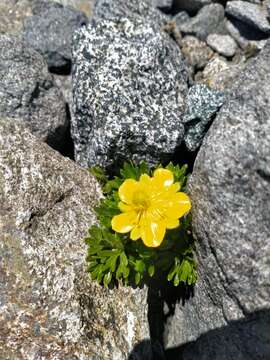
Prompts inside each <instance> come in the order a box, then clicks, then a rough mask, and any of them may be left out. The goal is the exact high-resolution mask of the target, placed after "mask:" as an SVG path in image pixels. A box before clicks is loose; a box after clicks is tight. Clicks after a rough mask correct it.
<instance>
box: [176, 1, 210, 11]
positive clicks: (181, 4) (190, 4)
mask: <svg viewBox="0 0 270 360" xmlns="http://www.w3.org/2000/svg"><path fill="white" fill-rule="evenodd" d="M211 2H212V0H174V10H175V11H180V10H184V11H188V12H191V13H194V12H197V11H198V10H200V9H201V8H202V7H204V6H205V5H209V4H211Z"/></svg>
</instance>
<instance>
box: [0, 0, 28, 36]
mask: <svg viewBox="0 0 270 360" xmlns="http://www.w3.org/2000/svg"><path fill="white" fill-rule="evenodd" d="M30 15H32V11H31V2H30V0H20V1H18V0H1V1H0V34H19V33H20V32H21V31H22V28H23V22H24V20H25V18H26V17H28V16H30Z"/></svg>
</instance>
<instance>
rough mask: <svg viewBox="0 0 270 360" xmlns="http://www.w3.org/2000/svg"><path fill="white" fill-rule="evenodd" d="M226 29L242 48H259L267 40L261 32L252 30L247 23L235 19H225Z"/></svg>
mask: <svg viewBox="0 0 270 360" xmlns="http://www.w3.org/2000/svg"><path fill="white" fill-rule="evenodd" d="M226 29H227V30H228V32H229V34H230V35H231V37H233V38H234V40H235V41H236V42H237V43H238V45H239V46H240V47H241V48H242V49H243V50H246V49H248V48H254V49H255V50H261V49H262V48H263V47H264V46H265V44H266V42H267V40H266V39H265V36H264V35H263V36H262V33H258V32H256V31H255V32H254V31H253V30H252V29H250V26H249V25H246V24H244V23H243V22H242V21H239V20H237V19H233V18H231V19H230V20H227V21H226Z"/></svg>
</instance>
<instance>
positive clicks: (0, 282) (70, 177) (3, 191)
mask: <svg viewBox="0 0 270 360" xmlns="http://www.w3.org/2000/svg"><path fill="white" fill-rule="evenodd" d="M100 196H101V193H100V189H99V187H98V185H97V183H96V181H95V180H94V179H93V177H92V176H90V175H89V173H88V172H87V171H85V170H82V169H81V168H79V167H78V166H77V165H76V164H75V163H74V162H72V161H70V160H69V159H66V158H63V157H62V156H61V155H60V154H58V153H57V152H54V151H53V150H52V149H50V148H49V147H48V146H47V145H46V144H44V143H39V142H38V141H37V140H36V139H35V137H34V136H32V135H31V134H30V133H29V132H28V131H26V130H25V129H24V128H21V127H20V126H18V124H13V123H12V122H9V121H6V120H3V119H2V120H0V203H1V209H0V258H1V262H0V273H1V277H0V358H1V359H5V360H14V359H16V360H29V359H46V360H58V359H59V360H60V359H70V360H71V359H74V360H76V359H77V360H82V359H89V360H90V359H92V360H94V359H95V360H111V359H119V360H124V359H127V357H128V354H129V352H130V351H131V349H132V348H133V346H134V344H135V343H137V342H138V341H141V340H142V339H144V338H147V337H148V329H147V326H148V325H147V316H146V312H147V304H146V297H145V291H144V290H133V289H131V288H126V289H123V288H122V287H120V288H119V289H115V290H106V289H104V288H102V287H100V286H98V285H96V284H95V283H93V282H91V281H90V279H89V276H88V275H87V273H86V272H85V268H84V258H85V254H86V249H85V245H84V242H83V237H84V236H85V234H86V229H87V228H88V227H89V226H90V225H91V224H92V223H93V221H94V220H95V219H94V215H93V211H92V209H93V206H94V205H95V204H96V202H97V200H98V199H99V198H100Z"/></svg>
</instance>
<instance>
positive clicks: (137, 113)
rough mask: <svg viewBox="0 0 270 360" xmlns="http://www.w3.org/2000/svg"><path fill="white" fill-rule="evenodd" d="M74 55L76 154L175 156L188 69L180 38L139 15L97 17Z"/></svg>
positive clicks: (91, 160) (99, 161)
mask: <svg viewBox="0 0 270 360" xmlns="http://www.w3.org/2000/svg"><path fill="white" fill-rule="evenodd" d="M140 4H141V3H140ZM73 59H74V67H73V100H74V106H73V108H74V111H73V112H74V114H73V115H74V116H73V126H72V127H73V139H74V142H75V154H76V160H77V161H78V162H79V163H80V164H81V165H83V166H93V165H101V166H110V165H112V164H117V163H119V162H121V161H122V160H124V159H128V160H131V159H133V160H135V161H136V160H142V159H145V160H147V161H148V162H149V163H151V164H153V163H157V162H160V161H162V160H163V161H166V160H168V158H169V157H170V156H171V155H172V154H173V153H174V151H175V148H176V147H177V146H178V145H179V144H180V143H181V141H182V139H183V136H184V126H183V124H182V122H181V119H182V115H183V111H184V99H185V95H186V92H187V81H186V79H187V74H186V68H185V64H184V62H183V59H182V57H181V52H180V50H179V48H178V46H177V45H176V43H174V42H173V40H171V38H170V37H169V36H168V35H167V34H166V33H165V32H160V31H158V30H157V27H154V26H152V25H150V24H147V23H145V22H144V20H142V19H140V18H137V17H136V16H134V19H130V18H129V19H128V18H121V19H117V20H114V21H113V20H106V21H105V20H98V21H97V22H96V24H95V25H94V26H91V25H89V26H88V27H87V28H83V29H81V30H80V31H79V32H77V34H76V37H75V39H74V54H73Z"/></svg>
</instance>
